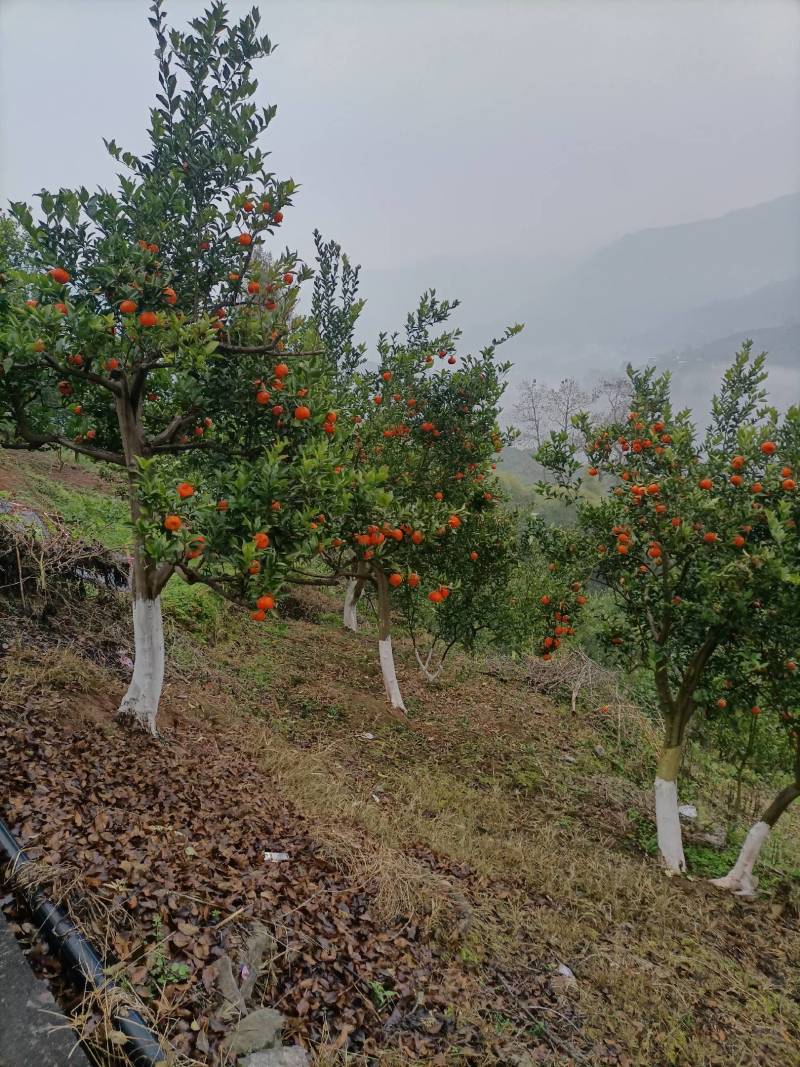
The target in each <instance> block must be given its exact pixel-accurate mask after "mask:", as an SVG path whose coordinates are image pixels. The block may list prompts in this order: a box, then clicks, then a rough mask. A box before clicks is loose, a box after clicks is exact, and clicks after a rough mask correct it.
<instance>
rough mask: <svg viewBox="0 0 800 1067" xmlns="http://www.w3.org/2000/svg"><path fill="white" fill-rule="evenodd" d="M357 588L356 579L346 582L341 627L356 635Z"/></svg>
mask: <svg viewBox="0 0 800 1067" xmlns="http://www.w3.org/2000/svg"><path fill="white" fill-rule="evenodd" d="M357 588H358V579H357V578H350V579H349V580H348V582H347V589H346V590H345V593H344V608H343V610H342V625H343V626H344V628H345V630H352V631H353V633H356V632H357V630H358V594H357V593H356V589H357Z"/></svg>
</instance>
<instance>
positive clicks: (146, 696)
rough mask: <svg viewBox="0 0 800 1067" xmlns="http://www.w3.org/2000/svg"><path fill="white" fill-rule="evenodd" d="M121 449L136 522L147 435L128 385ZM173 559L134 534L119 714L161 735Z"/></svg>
mask: <svg viewBox="0 0 800 1067" xmlns="http://www.w3.org/2000/svg"><path fill="white" fill-rule="evenodd" d="M117 419H118V422H119V428H120V435H121V437H122V448H123V454H124V456H125V464H126V467H127V471H128V502H129V505H130V511H131V520H132V522H133V524H134V526H135V524H136V522H137V521H138V519H139V518H140V514H141V506H140V503H139V495H138V479H139V467H138V461H139V458H140V457H141V456H142V455H143V443H142V442H143V434H142V428H141V425H140V422H139V418H138V412H137V409H136V407H135V405H134V404H133V403H132V402H131V398H130V396H129V395H128V393H127V390H126V391H125V392H124V393H123V394H122V395H121V396H119V397H118V398H117ZM173 569H174V568H173V566H172V565H171V564H163V565H161V566H157V565H155V564H153V563H150V562H148V560H147V559H145V557H144V554H143V546H142V543H141V540H140V538H139V537H138V536H135V537H134V547H133V568H132V575H131V577H132V582H131V587H132V594H133V641H134V657H133V677H132V678H131V681H130V685H129V686H128V690H127V692H126V693H125V696H124V697H123V698H122V701H121V703H120V706H119V709H118V711H117V715H118V716H119V717H120V718H131V719H133V721H134V722H135V723H136V725H137V726H139V727H141V728H142V729H144V730H148V731H149V732H150V733H151V734H153V735H155V734H156V732H157V731H156V718H157V715H158V705H159V702H160V700H161V690H162V687H163V685H164V628H163V623H162V617H161V591H162V589H163V588H164V586H165V585H166V584H167V582H168V581H169V578H170V576H171V574H172V572H173Z"/></svg>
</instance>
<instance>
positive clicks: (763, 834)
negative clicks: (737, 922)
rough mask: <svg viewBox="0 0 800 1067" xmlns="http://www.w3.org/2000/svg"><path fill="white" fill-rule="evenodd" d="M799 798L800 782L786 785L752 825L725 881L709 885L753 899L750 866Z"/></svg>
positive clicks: (754, 891) (753, 880)
mask: <svg viewBox="0 0 800 1067" xmlns="http://www.w3.org/2000/svg"><path fill="white" fill-rule="evenodd" d="M798 797H800V781H798V782H795V783H794V784H793V785H787V786H786V788H785V789H782V790H781V791H780V793H778V795H777V796H776V797H775V799H774V800H773V801H772V803H771V804H770V806H769V807H768V808H767V810H766V811H765V812H764V814H763V816H762V817H761V819H760V820H759V821H758V822H757V823H754V824H753V825H752V826H751V827H750V830H749V832H748V834H747V837H746V838H745V839H744V844H743V845H742V848H741V851H740V852H739V855H738V857H737V859H736V863H735V864H734V865H733V867H732V868H731V869H730V871H728V873H727V874H726V875H725V877H724V878H713V879H712V880H711V884H712V885H716V886H719V888H720V889H728V890H730V891H731V892H732V893H735V894H736V895H737V896H738V897H752V896H755V893H756V887H757V885H758V879H757V878H754V877H753V867H754V866H755V864H756V861H757V860H758V857H759V855H760V853H761V849H762V848H763V847H764V842H765V841H766V840H767V838H768V837H769V834H770V830H771V829H772V827H773V826H774V825H775V823H776V822H777V821H778V819H779V818H780V817H781V815H783V813H784V812H785V811H786V809H787V808H788V807H789V805H790V804H791V803H792V801H794V800H797V798H798Z"/></svg>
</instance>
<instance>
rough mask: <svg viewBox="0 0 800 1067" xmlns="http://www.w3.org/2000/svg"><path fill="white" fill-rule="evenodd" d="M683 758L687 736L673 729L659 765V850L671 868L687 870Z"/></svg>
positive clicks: (657, 805)
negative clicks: (683, 830) (682, 806)
mask: <svg viewBox="0 0 800 1067" xmlns="http://www.w3.org/2000/svg"><path fill="white" fill-rule="evenodd" d="M682 757H683V738H682V737H681V738H679V739H678V740H677V743H676V739H675V737H674V735H673V734H672V731H671V730H670V728H669V727H668V728H667V737H666V741H665V744H664V748H663V749H662V751H661V757H660V759H659V761H658V766H657V768H656V780H655V798H656V831H657V833H658V850H659V852H660V853H661V858H662V859H663V861H664V864H665V866H666V868H667V870H670V871H676V872H682V871H685V870H686V860H685V858H684V855H683V836H682V833H681V819H680V815H679V814H678V772H679V770H680V766H681V759H682Z"/></svg>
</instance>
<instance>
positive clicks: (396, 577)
mask: <svg viewBox="0 0 800 1067" xmlns="http://www.w3.org/2000/svg"><path fill="white" fill-rule="evenodd" d="M402 584H403V575H402V574H396V573H395V574H390V575H389V585H390V586H391V587H392V588H393V589H396V588H397V587H398V585H402Z"/></svg>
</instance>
